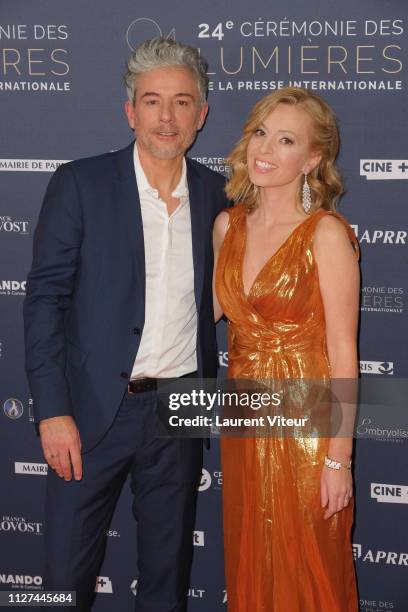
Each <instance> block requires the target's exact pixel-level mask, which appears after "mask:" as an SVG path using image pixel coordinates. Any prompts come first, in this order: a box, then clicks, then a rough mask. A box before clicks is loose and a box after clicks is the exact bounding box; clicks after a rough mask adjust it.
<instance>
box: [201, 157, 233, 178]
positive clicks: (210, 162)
mask: <svg viewBox="0 0 408 612" xmlns="http://www.w3.org/2000/svg"><path fill="white" fill-rule="evenodd" d="M193 159H195V160H196V161H197V162H198V163H200V164H203V165H204V166H207V168H211V170H214V172H220V173H221V174H227V173H228V172H229V170H230V167H229V166H228V164H227V162H226V159H225V157H193Z"/></svg>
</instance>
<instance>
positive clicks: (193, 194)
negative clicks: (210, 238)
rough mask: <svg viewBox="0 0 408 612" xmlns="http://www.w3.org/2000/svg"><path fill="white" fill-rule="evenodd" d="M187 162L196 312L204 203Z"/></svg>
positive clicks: (200, 281) (201, 278)
mask: <svg viewBox="0 0 408 612" xmlns="http://www.w3.org/2000/svg"><path fill="white" fill-rule="evenodd" d="M186 162H187V183H188V191H189V200H190V213H191V237H192V242H193V266H194V295H195V300H196V306H197V311H198V310H199V309H200V304H201V296H202V293H203V284H204V261H205V240H204V236H205V231H204V228H205V217H204V213H205V201H204V194H203V185H202V183H201V181H200V179H199V176H198V175H197V171H196V170H195V169H194V167H193V166H192V164H191V163H190V162H189V160H188V159H186Z"/></svg>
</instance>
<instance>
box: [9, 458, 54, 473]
mask: <svg viewBox="0 0 408 612" xmlns="http://www.w3.org/2000/svg"><path fill="white" fill-rule="evenodd" d="M14 471H15V473H16V474H28V475H31V476H32V475H35V476H46V475H47V472H48V465H47V464H46V463H24V462H22V461H15V462H14Z"/></svg>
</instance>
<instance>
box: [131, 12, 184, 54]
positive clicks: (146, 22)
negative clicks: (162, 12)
mask: <svg viewBox="0 0 408 612" xmlns="http://www.w3.org/2000/svg"><path fill="white" fill-rule="evenodd" d="M125 38H126V43H127V45H128V47H129V49H131V50H132V51H134V50H135V49H136V47H138V46H139V45H140V43H141V42H142V41H144V40H146V39H147V38H172V39H173V40H175V38H176V30H175V29H174V28H172V29H171V30H170V31H169V33H168V34H166V33H165V32H164V31H163V30H162V28H161V27H160V25H159V24H158V23H157V21H155V20H154V19H150V17H139V18H138V19H135V20H134V21H132V22H131V23H130V24H129V26H128V29H127V30H126V36H125Z"/></svg>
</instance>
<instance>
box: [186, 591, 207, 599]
mask: <svg viewBox="0 0 408 612" xmlns="http://www.w3.org/2000/svg"><path fill="white" fill-rule="evenodd" d="M204 596H205V590H204V589H188V597H192V598H193V599H204Z"/></svg>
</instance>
